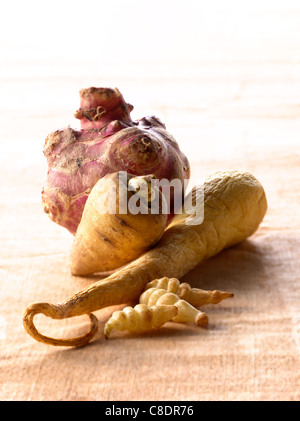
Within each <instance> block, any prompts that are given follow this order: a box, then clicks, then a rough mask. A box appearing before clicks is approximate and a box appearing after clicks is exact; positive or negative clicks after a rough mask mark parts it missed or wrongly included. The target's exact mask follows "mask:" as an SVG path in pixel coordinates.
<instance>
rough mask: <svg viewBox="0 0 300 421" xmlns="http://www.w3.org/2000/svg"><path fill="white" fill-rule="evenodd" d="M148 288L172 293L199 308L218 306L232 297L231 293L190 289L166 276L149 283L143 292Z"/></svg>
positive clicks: (185, 284) (188, 286) (186, 285)
mask: <svg viewBox="0 0 300 421" xmlns="http://www.w3.org/2000/svg"><path fill="white" fill-rule="evenodd" d="M149 288H161V289H164V290H166V291H168V292H172V293H173V294H176V295H177V296H178V297H179V298H181V299H182V300H185V301H187V302H188V303H190V304H191V305H193V306H194V307H200V306H203V305H206V304H218V303H220V302H221V301H223V300H225V299H226V298H231V297H233V294H232V293H231V292H225V291H217V290H214V291H205V290H203V289H199V288H191V286H190V285H189V284H187V283H186V282H184V283H180V281H179V280H178V279H176V278H171V279H169V278H167V277H166V276H165V277H163V278H161V279H154V280H153V281H151V282H149V283H148V284H147V285H146V287H145V290H147V289H149Z"/></svg>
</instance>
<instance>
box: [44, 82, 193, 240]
mask: <svg viewBox="0 0 300 421" xmlns="http://www.w3.org/2000/svg"><path fill="white" fill-rule="evenodd" d="M80 97H81V107H80V109H79V110H77V112H76V113H75V116H76V117H77V118H79V119H80V121H81V127H82V129H81V130H73V129H72V128H71V127H68V128H66V129H63V130H56V131H54V132H52V133H51V134H49V136H48V137H47V138H46V141H45V146H44V155H45V157H46V159H47V163H48V173H47V179H46V182H45V185H44V187H43V189H42V203H43V207H44V211H45V212H46V213H47V214H48V216H49V217H50V218H51V219H52V220H53V221H54V222H56V223H57V224H59V225H61V226H63V227H65V228H67V229H68V230H69V231H70V232H71V233H72V234H75V233H76V230H77V227H78V225H79V223H80V220H81V216H82V212H83V209H84V205H85V202H86V200H87V198H88V195H89V194H90V192H91V189H92V188H93V186H94V185H95V184H96V182H97V181H98V180H99V179H100V178H102V177H103V176H105V175H106V174H108V173H113V172H116V171H127V172H129V173H130V174H134V175H147V174H154V175H155V176H156V177H157V178H158V179H159V180H162V179H167V180H169V181H171V180H174V179H178V180H180V182H181V183H182V184H181V185H182V187H183V188H182V191H181V192H177V195H178V196H179V195H180V196H183V194H184V187H185V185H186V183H184V180H188V179H189V177H190V165H189V162H188V159H187V158H186V156H185V155H184V154H183V153H182V151H181V150H180V148H179V146H178V144H177V142H176V140H175V139H174V137H173V136H172V135H171V134H170V133H168V132H167V130H166V127H165V125H164V124H163V123H162V122H161V121H160V120H159V119H158V118H156V117H154V116H150V117H145V118H142V119H140V120H137V121H132V120H131V117H130V111H131V110H132V108H133V107H132V105H130V104H127V103H126V102H125V101H124V98H123V96H122V95H121V93H120V92H119V91H118V89H111V88H88V89H82V90H81V91H80ZM172 193H173V192H172ZM180 199H181V197H180ZM174 203H177V202H176V198H174V197H173V195H172V194H171V197H170V212H172V210H173V207H172V206H173V204H174Z"/></svg>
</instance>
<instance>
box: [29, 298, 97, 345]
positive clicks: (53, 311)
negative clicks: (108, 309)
mask: <svg viewBox="0 0 300 421" xmlns="http://www.w3.org/2000/svg"><path fill="white" fill-rule="evenodd" d="M37 314H44V315H45V316H48V317H51V318H52V319H64V318H65V316H64V314H63V312H62V310H61V308H60V306H59V305H56V306H55V305H52V304H48V303H36V304H31V305H30V306H28V307H27V308H26V310H25V312H24V315H23V325H24V328H25V330H26V332H27V333H28V334H29V335H30V336H32V337H33V338H34V339H35V340H36V341H39V342H43V343H44V344H48V345H54V346H76V347H78V346H83V345H85V344H87V343H88V342H90V341H91V339H92V338H93V337H94V336H95V334H96V333H97V330H98V319H97V317H96V316H95V315H94V314H92V313H89V314H88V316H89V318H90V321H91V328H90V330H89V332H88V333H86V334H85V335H83V336H77V337H75V338H70V339H55V338H51V337H49V336H45V335H42V334H41V333H39V331H38V330H37V329H36V327H35V325H34V323H33V318H34V316H36V315H37Z"/></svg>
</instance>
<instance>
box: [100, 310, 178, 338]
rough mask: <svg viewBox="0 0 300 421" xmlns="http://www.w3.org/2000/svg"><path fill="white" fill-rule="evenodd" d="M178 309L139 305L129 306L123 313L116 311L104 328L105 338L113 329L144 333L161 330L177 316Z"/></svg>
mask: <svg viewBox="0 0 300 421" xmlns="http://www.w3.org/2000/svg"><path fill="white" fill-rule="evenodd" d="M177 312H178V308H177V307H176V306H175V305H174V306H173V305H155V306H152V307H149V306H148V305H146V304H137V305H136V306H134V308H132V307H130V306H128V307H125V308H124V309H123V310H122V311H115V312H114V313H113V314H112V316H111V318H110V319H109V320H108V321H107V322H106V324H105V326H104V337H105V338H106V339H107V338H108V337H109V335H110V333H111V331H112V330H113V329H116V330H121V331H122V330H128V331H129V332H143V331H147V330H150V329H153V328H159V327H160V326H162V325H163V324H165V323H167V322H168V321H169V320H171V319H172V318H173V317H175V316H176V314H177Z"/></svg>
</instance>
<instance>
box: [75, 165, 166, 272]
mask: <svg viewBox="0 0 300 421" xmlns="http://www.w3.org/2000/svg"><path fill="white" fill-rule="evenodd" d="M152 178H154V177H153V176H151V175H149V176H140V177H136V176H134V175H131V174H128V173H126V172H115V173H112V174H108V175H106V176H105V177H103V178H101V179H100V180H99V181H98V182H97V183H96V185H95V186H94V187H93V189H92V191H91V193H90V195H89V197H88V199H87V202H86V204H85V207H84V211H83V215H82V219H81V222H80V224H79V226H78V228H77V232H76V235H75V239H74V242H73V246H72V249H71V256H70V263H71V272H72V274H73V275H89V274H91V273H95V272H104V271H111V270H114V269H116V268H118V267H121V266H124V265H125V264H127V263H128V262H130V261H132V260H134V259H136V258H137V257H139V256H140V255H141V254H142V253H143V252H145V251H146V250H148V249H149V248H151V247H153V245H154V244H155V243H157V241H158V240H159V239H160V238H161V236H162V234H163V232H164V230H165V228H166V225H167V214H166V213H163V212H162V210H163V206H166V205H165V204H164V203H163V201H164V196H163V195H162V193H161V192H160V191H159V189H158V188H152V189H151V190H150V183H151V179H152ZM150 191H151V193H152V195H149V192H150ZM148 195H149V197H148ZM134 196H136V199H137V202H138V206H137V210H138V211H139V213H137V214H133V213H132V211H131V209H130V201H131V200H134V199H135V198H134ZM154 200H155V203H156V204H157V213H156V214H154V213H151V203H152V201H154ZM132 208H133V210H134V207H133V206H132ZM125 211H126V213H125Z"/></svg>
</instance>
